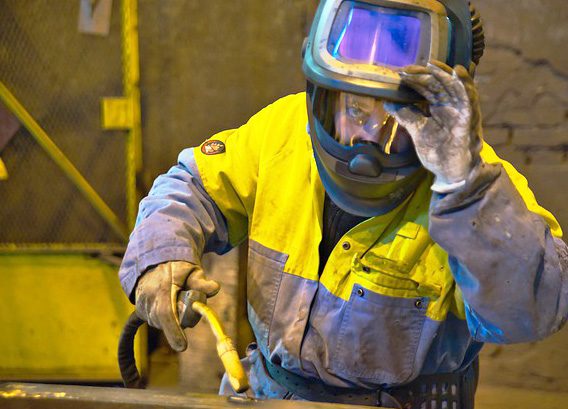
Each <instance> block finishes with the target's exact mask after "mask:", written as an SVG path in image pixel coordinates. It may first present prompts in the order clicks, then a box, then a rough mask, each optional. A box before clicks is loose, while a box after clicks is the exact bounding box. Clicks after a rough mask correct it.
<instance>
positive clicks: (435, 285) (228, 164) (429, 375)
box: [120, 0, 568, 409]
mask: <svg viewBox="0 0 568 409" xmlns="http://www.w3.org/2000/svg"><path fill="white" fill-rule="evenodd" d="M482 46H483V35H482V30H481V27H480V23H479V20H478V16H477V15H476V14H475V13H471V14H470V9H469V6H468V3H467V1H465V0H440V1H436V0H413V1H407V0H366V1H365V2H364V3H363V2H357V1H347V0H325V1H322V2H321V4H320V6H319V8H318V11H317V14H316V17H315V20H314V24H313V27H312V31H311V33H310V37H309V38H308V41H307V43H306V45H305V49H304V73H305V74H306V76H307V78H308V90H307V94H298V95H291V96H288V97H286V98H283V99H281V100H279V101H277V102H275V103H274V104H272V105H270V106H269V107H267V108H265V109H264V110H262V111H261V112H259V113H258V114H257V115H255V116H254V117H252V118H251V119H250V121H249V122H248V123H247V124H246V125H244V126H242V127H241V128H239V129H236V130H229V131H225V132H221V133H220V134H217V135H215V136H214V137H213V138H212V139H211V140H208V141H206V142H204V143H203V144H202V145H201V147H199V148H195V149H186V150H184V151H183V152H182V153H181V154H180V157H179V163H178V165H177V166H175V167H173V168H172V169H171V170H170V171H169V172H168V173H167V174H166V175H162V176H160V177H158V178H157V179H156V182H155V183H154V186H153V188H152V190H151V191H150V194H149V196H148V197H147V198H145V199H144V200H143V201H142V202H141V204H140V211H139V217H138V221H137V225H136V228H135V230H134V231H133V233H132V236H131V241H130V244H129V246H128V249H127V252H126V255H125V258H124V262H123V265H122V267H121V271H120V277H121V281H122V284H123V287H124V289H125V291H126V293H127V294H128V295H129V296H130V298H131V300H132V301H133V302H135V303H136V309H137V312H138V314H139V315H140V316H141V317H143V318H144V319H145V320H147V321H148V322H149V324H150V325H153V326H155V327H158V328H162V329H163V330H164V332H165V335H166V337H167V339H168V341H169V343H170V344H171V345H172V347H174V349H176V350H178V351H182V350H184V349H185V348H186V347H187V341H186V339H185V335H184V333H183V332H182V330H181V328H180V327H179V321H178V318H177V316H176V312H175V310H176V308H175V307H176V297H177V293H178V292H179V291H180V290H181V289H188V288H189V289H196V290H199V291H202V292H204V293H205V294H206V295H208V296H213V295H215V294H216V293H217V292H218V291H219V285H218V284H217V283H216V282H214V281H210V280H207V279H206V277H205V273H204V272H203V270H202V269H201V267H200V257H201V254H202V253H203V252H204V251H215V252H217V253H223V252H225V251H227V250H228V249H230V248H232V247H234V246H236V245H238V244H239V243H241V242H242V241H243V240H245V239H248V244H249V258H248V273H247V301H248V318H249V321H250V323H251V326H252V328H253V330H254V334H255V338H256V344H254V345H251V347H249V349H248V352H247V358H245V364H246V365H245V366H246V368H247V370H248V371H249V377H250V381H251V385H252V393H253V395H254V396H255V397H257V398H280V399H308V400H317V401H324V402H340V403H354V404H368V405H380V406H387V407H416V408H420V407H434V406H437V407H441V408H443V407H447V408H461V409H467V408H473V400H474V399H473V397H474V393H475V387H476V379H477V355H478V353H479V351H480V349H481V347H482V344H483V343H484V342H494V343H513V342H530V341H534V340H538V339H542V338H544V337H546V336H547V335H549V334H551V333H553V332H555V331H557V330H558V329H559V328H561V326H562V325H563V324H564V322H565V319H566V315H567V313H568V298H567V291H568V288H567V284H566V275H567V273H568V272H567V266H568V261H567V249H566V245H565V244H564V243H563V242H562V240H560V238H561V235H562V232H561V229H560V227H559V226H558V224H557V222H556V220H555V219H554V217H553V216H552V215H551V214H550V213H548V212H547V211H546V210H544V209H543V208H541V207H540V206H539V205H538V204H537V202H536V201H535V199H534V196H533V194H532V193H531V191H530V190H529V189H528V186H527V183H526V180H525V179H524V178H523V177H522V176H521V175H519V174H518V173H517V172H516V171H515V169H514V168H513V167H512V166H511V165H510V164H508V163H506V162H504V161H502V160H500V159H499V158H497V156H496V155H495V153H494V152H493V150H492V149H491V148H490V147H489V146H487V145H485V144H483V142H482V136H481V116H480V112H479V101H478V97H477V92H476V89H475V86H474V84H473V80H472V79H471V75H473V72H474V70H475V65H476V63H477V62H478V61H479V58H480V56H481V53H482ZM465 67H466V68H467V69H466V68H465ZM306 96H307V110H306V105H305V104H306ZM230 392H231V391H230V390H229V387H228V385H227V384H226V383H224V384H223V385H222V393H230Z"/></svg>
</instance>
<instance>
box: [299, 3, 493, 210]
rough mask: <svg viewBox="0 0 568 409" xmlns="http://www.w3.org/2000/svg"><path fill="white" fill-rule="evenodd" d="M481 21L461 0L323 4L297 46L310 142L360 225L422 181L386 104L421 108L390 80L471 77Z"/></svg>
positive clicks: (325, 178)
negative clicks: (453, 71) (434, 73)
mask: <svg viewBox="0 0 568 409" xmlns="http://www.w3.org/2000/svg"><path fill="white" fill-rule="evenodd" d="M483 45H484V42H483V30H482V26H481V22H480V20H479V16H478V15H477V13H476V12H475V10H473V8H471V7H470V6H469V3H468V1H467V0H439V1H438V0H362V1H355V0H322V1H321V2H320V5H319V7H318V9H317V12H316V16H315V18H314V21H313V24H312V28H311V31H310V35H309V37H308V38H307V39H306V41H305V43H304V49H303V57H304V62H303V71H304V74H305V75H306V77H307V82H308V84H307V104H308V116H309V133H310V137H311V139H312V145H313V148H314V156H315V160H316V164H317V167H318V172H319V174H320V177H321V179H322V182H323V185H324V187H325V190H326V192H327V193H328V195H329V196H330V198H331V199H332V200H333V201H334V202H335V203H336V204H337V205H338V206H340V207H341V208H342V209H343V210H345V211H348V212H350V213H353V214H356V215H360V216H367V217H370V216H375V215H380V214H384V213H386V212H388V211H390V210H392V209H393V208H395V207H396V206H398V205H399V204H400V203H401V202H402V201H404V200H405V199H406V198H407V197H408V196H409V195H410V194H411V193H412V192H413V191H414V190H415V189H416V187H417V186H418V184H419V183H420V182H421V181H422V180H423V178H424V177H425V175H426V171H425V169H424V168H423V167H422V166H421V164H420V162H419V160H418V158H417V156H416V153H415V150H414V147H413V145H412V141H411V139H410V136H409V135H408V133H407V132H406V130H405V129H404V128H402V127H400V126H398V124H397V123H396V121H395V120H394V118H392V117H391V116H390V115H389V114H388V113H387V112H386V110H385V109H384V107H383V104H384V102H385V101H394V102H399V103H413V104H416V105H417V106H418V107H420V106H421V105H422V107H421V109H424V110H427V105H426V104H425V101H424V100H423V99H422V98H421V97H420V96H419V95H418V94H417V93H415V92H414V91H413V90H411V89H410V88H408V87H406V86H405V85H404V84H401V79H400V76H399V74H398V71H399V70H400V69H401V68H402V67H405V66H408V65H412V64H416V65H426V64H427V63H428V61H430V60H437V61H441V62H444V63H446V64H448V65H450V66H455V65H457V64H460V65H463V66H465V67H467V68H472V67H475V64H477V62H478V61H479V58H480V57H481V54H482V53H483Z"/></svg>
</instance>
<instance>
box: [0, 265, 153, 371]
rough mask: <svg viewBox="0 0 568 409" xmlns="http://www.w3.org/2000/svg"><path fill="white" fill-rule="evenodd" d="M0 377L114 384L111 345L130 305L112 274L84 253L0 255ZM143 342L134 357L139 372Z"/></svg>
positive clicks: (115, 342)
mask: <svg viewBox="0 0 568 409" xmlns="http://www.w3.org/2000/svg"><path fill="white" fill-rule="evenodd" d="M0 299H1V300H2V307H1V308H0V323H1V324H2V331H0V351H2V352H1V359H0V379H20V380H21V379H26V380H47V379H52V380H93V381H115V380H120V372H119V370H118V365H117V345H118V338H119V335H120V331H121V329H122V326H123V324H124V323H125V322H126V319H127V318H128V316H129V314H130V313H131V312H132V310H133V307H132V305H131V304H130V302H129V301H128V299H127V297H126V295H125V294H124V293H123V291H122V289H121V288H120V284H119V281H118V278H117V268H116V267H113V266H110V265H108V264H106V263H104V262H102V261H101V260H99V259H97V258H93V257H89V256H85V255H72V254H67V255H38V254H36V255H23V254H20V255H15V254H11V255H0ZM145 345H146V340H145V339H144V335H143V334H142V336H140V334H139V335H138V336H137V341H136V347H135V351H136V359H137V362H138V365H139V367H140V368H142V369H143V370H145V367H146V358H145V357H146V351H145Z"/></svg>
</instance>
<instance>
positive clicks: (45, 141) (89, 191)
mask: <svg viewBox="0 0 568 409" xmlns="http://www.w3.org/2000/svg"><path fill="white" fill-rule="evenodd" d="M0 99H2V101H3V102H4V104H6V107H7V108H8V109H9V110H10V111H11V112H12V113H13V114H14V115H15V116H16V117H17V118H18V119H19V121H20V122H21V123H22V125H24V126H25V127H26V129H27V130H28V131H29V132H30V134H31V135H32V136H33V137H34V138H35V140H36V141H37V142H38V143H39V145H40V146H41V147H42V148H43V149H44V150H45V151H46V152H47V154H48V155H49V156H50V157H51V158H52V159H53V160H54V161H55V163H56V164H57V165H58V166H59V168H60V169H61V170H62V171H63V172H64V173H65V174H66V175H67V177H69V179H71V181H72V182H73V183H74V184H75V186H77V188H78V189H79V190H80V191H81V193H83V195H84V196H85V198H87V200H88V201H89V202H90V203H91V205H92V206H93V207H94V208H95V210H96V211H97V212H98V213H99V214H100V215H101V216H102V217H103V219H105V220H106V222H107V223H108V224H109V225H110V226H111V227H112V229H113V230H114V232H115V233H116V234H118V235H119V237H120V238H122V239H123V240H124V241H127V240H128V231H127V230H126V227H125V226H124V225H123V223H122V221H121V220H120V219H119V218H118V216H116V215H115V214H114V212H113V211H112V210H111V209H110V207H108V206H107V204H106V203H105V202H104V201H103V199H102V198H101V197H100V196H99V194H98V193H97V192H96V191H95V189H93V187H92V186H91V185H90V184H89V182H87V180H86V179H85V178H84V177H83V175H81V173H80V172H79V171H78V170H77V168H75V166H74V165H73V164H72V163H71V161H70V160H69V159H67V157H66V156H65V155H64V154H63V152H61V150H60V149H59V148H58V147H57V145H56V144H55V143H54V142H53V141H52V140H51V138H50V137H49V136H48V135H47V133H46V132H45V131H44V130H43V129H42V128H41V126H40V125H39V124H38V123H37V122H36V121H35V120H34V119H33V117H32V116H31V115H30V114H29V113H28V111H26V109H25V108H24V107H23V106H22V105H21V104H20V102H19V101H18V100H17V99H16V97H15V96H14V95H13V94H12V93H11V92H10V91H9V90H8V88H6V86H5V85H4V84H3V83H2V82H1V81H0Z"/></svg>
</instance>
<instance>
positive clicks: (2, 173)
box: [0, 158, 8, 180]
mask: <svg viewBox="0 0 568 409" xmlns="http://www.w3.org/2000/svg"><path fill="white" fill-rule="evenodd" d="M6 179H8V170H7V169H6V165H4V162H3V161H2V158H0V180H6Z"/></svg>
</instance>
